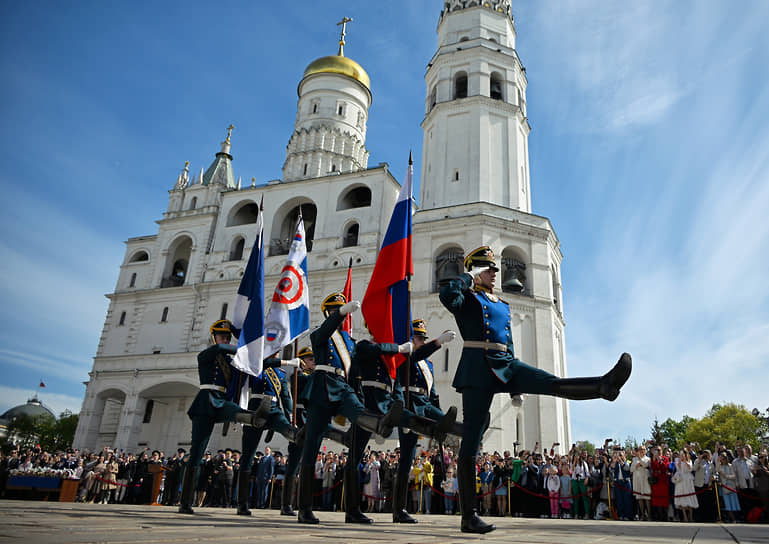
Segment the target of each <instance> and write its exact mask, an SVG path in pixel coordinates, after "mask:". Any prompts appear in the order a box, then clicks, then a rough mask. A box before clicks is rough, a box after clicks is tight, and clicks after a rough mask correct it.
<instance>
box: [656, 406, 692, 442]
mask: <svg viewBox="0 0 769 544" xmlns="http://www.w3.org/2000/svg"><path fill="white" fill-rule="evenodd" d="M693 421H695V419H694V418H691V417H689V416H687V415H684V417H683V418H682V419H681V421H676V420H675V419H672V418H667V419H666V420H665V421H664V422H662V425H660V431H661V432H662V439H663V441H664V442H665V443H666V444H667V445H668V446H670V448H671V449H673V450H674V451H680V450H681V449H683V447H684V446H685V445H686V431H687V430H688V429H689V425H691V423H692V422H693Z"/></svg>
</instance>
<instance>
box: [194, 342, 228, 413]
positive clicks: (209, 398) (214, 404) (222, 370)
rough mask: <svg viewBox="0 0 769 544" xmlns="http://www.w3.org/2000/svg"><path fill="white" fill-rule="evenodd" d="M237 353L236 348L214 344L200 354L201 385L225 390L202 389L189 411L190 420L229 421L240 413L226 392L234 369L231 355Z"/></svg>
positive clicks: (199, 371)
mask: <svg viewBox="0 0 769 544" xmlns="http://www.w3.org/2000/svg"><path fill="white" fill-rule="evenodd" d="M235 351H236V348H235V346H231V345H229V344H214V345H213V346H211V347H209V348H206V349H204V350H203V351H201V352H200V353H199V354H198V376H199V378H200V385H216V386H219V387H221V388H223V390H222V391H217V390H215V389H201V390H200V391H198V394H197V395H196V396H195V400H193V401H192V405H191V406H190V408H189V410H187V415H188V416H189V417H190V418H196V417H198V418H199V417H203V418H213V419H214V420H215V421H216V422H221V421H228V420H230V419H232V417H231V416H232V415H233V414H235V413H237V412H238V411H240V408H239V407H238V406H237V405H235V404H233V403H231V402H229V401H228V400H227V396H226V393H225V391H226V390H227V387H228V386H229V383H230V378H231V376H232V367H231V366H230V361H231V360H232V358H231V355H232V354H234V353H235Z"/></svg>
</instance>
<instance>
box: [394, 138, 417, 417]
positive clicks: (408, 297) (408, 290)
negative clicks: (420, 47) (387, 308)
mask: <svg viewBox="0 0 769 544" xmlns="http://www.w3.org/2000/svg"><path fill="white" fill-rule="evenodd" d="M413 167H414V159H412V158H411V150H410V149H409V169H412V168H413ZM406 175H408V173H407V174H406ZM409 198H413V195H409ZM410 222H411V218H410V217H409V223H410ZM406 285H407V287H406V308H408V319H407V325H408V327H409V330H408V332H407V334H406V338H407V339H408V340H407V341H408V342H411V336H412V332H413V328H412V326H411V272H410V271H409V270H408V267H407V270H406ZM411 346H412V350H410V351H409V352H408V354H407V355H406V365H407V366H406V409H408V408H409V406H410V405H409V387H410V386H411V353H412V351H413V346H414V344H413V343H412V344H411ZM396 379H397V374H396Z"/></svg>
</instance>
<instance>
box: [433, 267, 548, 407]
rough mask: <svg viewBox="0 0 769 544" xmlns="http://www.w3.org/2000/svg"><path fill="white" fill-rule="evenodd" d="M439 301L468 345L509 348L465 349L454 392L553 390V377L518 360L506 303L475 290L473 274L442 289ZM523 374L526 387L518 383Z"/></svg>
mask: <svg viewBox="0 0 769 544" xmlns="http://www.w3.org/2000/svg"><path fill="white" fill-rule="evenodd" d="M440 300H441V302H442V303H443V305H444V306H445V307H446V308H447V309H448V310H449V311H450V312H451V313H452V314H454V317H455V318H456V322H457V326H458V327H459V332H460V333H461V334H462V338H463V339H464V340H465V341H475V342H483V343H486V344H502V345H504V346H506V348H507V349H506V350H505V351H502V350H498V349H482V348H469V347H465V348H463V349H462V356H461V357H460V359H459V366H458V367H457V372H456V374H455V375H454V381H453V382H452V385H453V387H454V388H455V389H457V390H458V391H460V392H461V391H462V390H463V389H465V388H474V389H482V390H485V391H491V392H502V391H505V392H510V393H516V392H523V393H547V392H549V391H550V390H551V389H552V382H553V381H554V380H555V377H554V376H552V375H550V374H548V373H546V372H544V371H540V370H538V369H535V368H533V367H531V366H529V365H527V364H526V363H524V362H522V361H520V360H518V359H516V358H515V355H514V349H513V335H512V332H511V329H510V327H511V325H510V307H509V305H508V304H507V302H505V301H504V300H501V299H500V298H499V297H497V296H496V295H494V294H492V293H488V292H485V291H484V290H482V289H481V288H479V287H478V286H474V285H473V278H472V276H471V275H470V274H462V275H460V276H459V277H458V278H455V279H453V280H451V281H450V282H449V283H448V284H447V285H446V286H445V287H443V289H441V292H440ZM521 371H525V373H526V379H525V381H526V383H518V381H522V380H517V379H516V378H519V376H517V375H518V374H519V372H521ZM513 390H514V391H513Z"/></svg>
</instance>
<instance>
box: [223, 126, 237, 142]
mask: <svg viewBox="0 0 769 544" xmlns="http://www.w3.org/2000/svg"><path fill="white" fill-rule="evenodd" d="M233 128H235V125H233V124H232V123H230V126H228V127H227V139H226V140H224V141H225V142H227V143H230V136H232V129H233Z"/></svg>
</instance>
